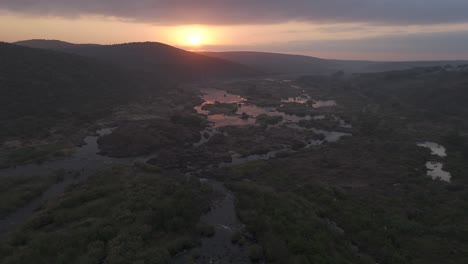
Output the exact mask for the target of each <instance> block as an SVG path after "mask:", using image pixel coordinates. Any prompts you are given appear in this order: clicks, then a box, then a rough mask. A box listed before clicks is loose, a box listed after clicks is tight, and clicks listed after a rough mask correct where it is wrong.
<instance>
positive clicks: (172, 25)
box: [0, 0, 468, 60]
mask: <svg viewBox="0 0 468 264" xmlns="http://www.w3.org/2000/svg"><path fill="white" fill-rule="evenodd" d="M32 38H41V39H60V40H64V41H69V42H75V43H102V44H110V43H121V42H134V41H159V42H164V43H168V44H171V45H175V46H179V47H183V48H186V49H191V50H214V51H223V50H258V51H273V52H285V53H295V54H305V55H312V56H318V57H325V58H341V59H374V60H415V59H421V60H429V59H468V0H288V1H284V0H197V1H194V0H133V1H130V0H79V1H78V0H0V40H1V41H7V42H13V41H17V40H24V39H32ZM199 42H200V43H199Z"/></svg>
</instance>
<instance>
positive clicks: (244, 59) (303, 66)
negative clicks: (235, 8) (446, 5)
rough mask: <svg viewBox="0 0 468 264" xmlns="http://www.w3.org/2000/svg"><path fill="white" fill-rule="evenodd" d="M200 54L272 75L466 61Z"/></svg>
mask: <svg viewBox="0 0 468 264" xmlns="http://www.w3.org/2000/svg"><path fill="white" fill-rule="evenodd" d="M201 54H204V55H207V56H211V57H217V58H222V59H225V60H230V61H233V62H236V63H240V64H244V65H247V66H250V67H255V68H257V69H260V70H263V71H266V72H268V73H272V74H330V73H334V72H337V71H340V70H342V71H345V72H347V73H358V72H383V71H393V70H405V69H411V68H415V67H431V66H444V65H447V64H451V65H454V66H458V65H462V64H467V63H468V61H403V62H379V61H353V60H328V59H321V58H316V57H309V56H302V55H291V54H279V53H266V52H252V51H231V52H202V53H201Z"/></svg>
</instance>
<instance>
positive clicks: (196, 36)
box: [187, 32, 203, 46]
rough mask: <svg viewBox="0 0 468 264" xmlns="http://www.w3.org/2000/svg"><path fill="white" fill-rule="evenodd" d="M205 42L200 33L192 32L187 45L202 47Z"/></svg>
mask: <svg viewBox="0 0 468 264" xmlns="http://www.w3.org/2000/svg"><path fill="white" fill-rule="evenodd" d="M202 42H203V37H202V35H201V34H200V33H199V32H191V33H190V34H189V35H188V36H187V44H189V45H191V46H200V45H201V44H202Z"/></svg>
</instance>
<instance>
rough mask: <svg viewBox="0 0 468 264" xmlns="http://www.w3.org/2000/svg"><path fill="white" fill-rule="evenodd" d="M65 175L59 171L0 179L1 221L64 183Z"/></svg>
mask: <svg viewBox="0 0 468 264" xmlns="http://www.w3.org/2000/svg"><path fill="white" fill-rule="evenodd" d="M63 174H64V173H63V172H62V171H59V172H56V173H51V174H49V175H33V176H8V177H0V219H1V218H3V217H5V216H6V215H7V214H9V213H12V212H13V211H15V210H16V209H18V208H20V207H22V206H24V205H26V204H27V203H28V202H30V201H32V200H33V199H34V198H37V197H39V196H40V195H41V194H42V193H43V192H44V191H46V190H47V189H48V188H49V187H50V186H51V185H53V184H55V183H57V182H60V181H62V180H63V176H64V175H63Z"/></svg>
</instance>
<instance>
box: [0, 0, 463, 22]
mask: <svg viewBox="0 0 468 264" xmlns="http://www.w3.org/2000/svg"><path fill="white" fill-rule="evenodd" d="M0 9H3V10H8V11H13V12H18V13H23V14H27V15H36V16H59V17H69V18H73V17H80V16H85V15H102V16H112V17H118V18H121V19H128V20H134V21H143V22H149V23H155V24H166V25H180V24H209V25H213V24H214V25H234V24H271V23H282V22H286V21H306V22H312V23H347V22H364V23H372V24H374V23H375V24H386V25H388V24H398V25H406V24H438V23H458V22H468V15H467V14H468V1H466V0H289V1H285V0H198V1H195V0H79V1H78V0H0Z"/></svg>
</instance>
